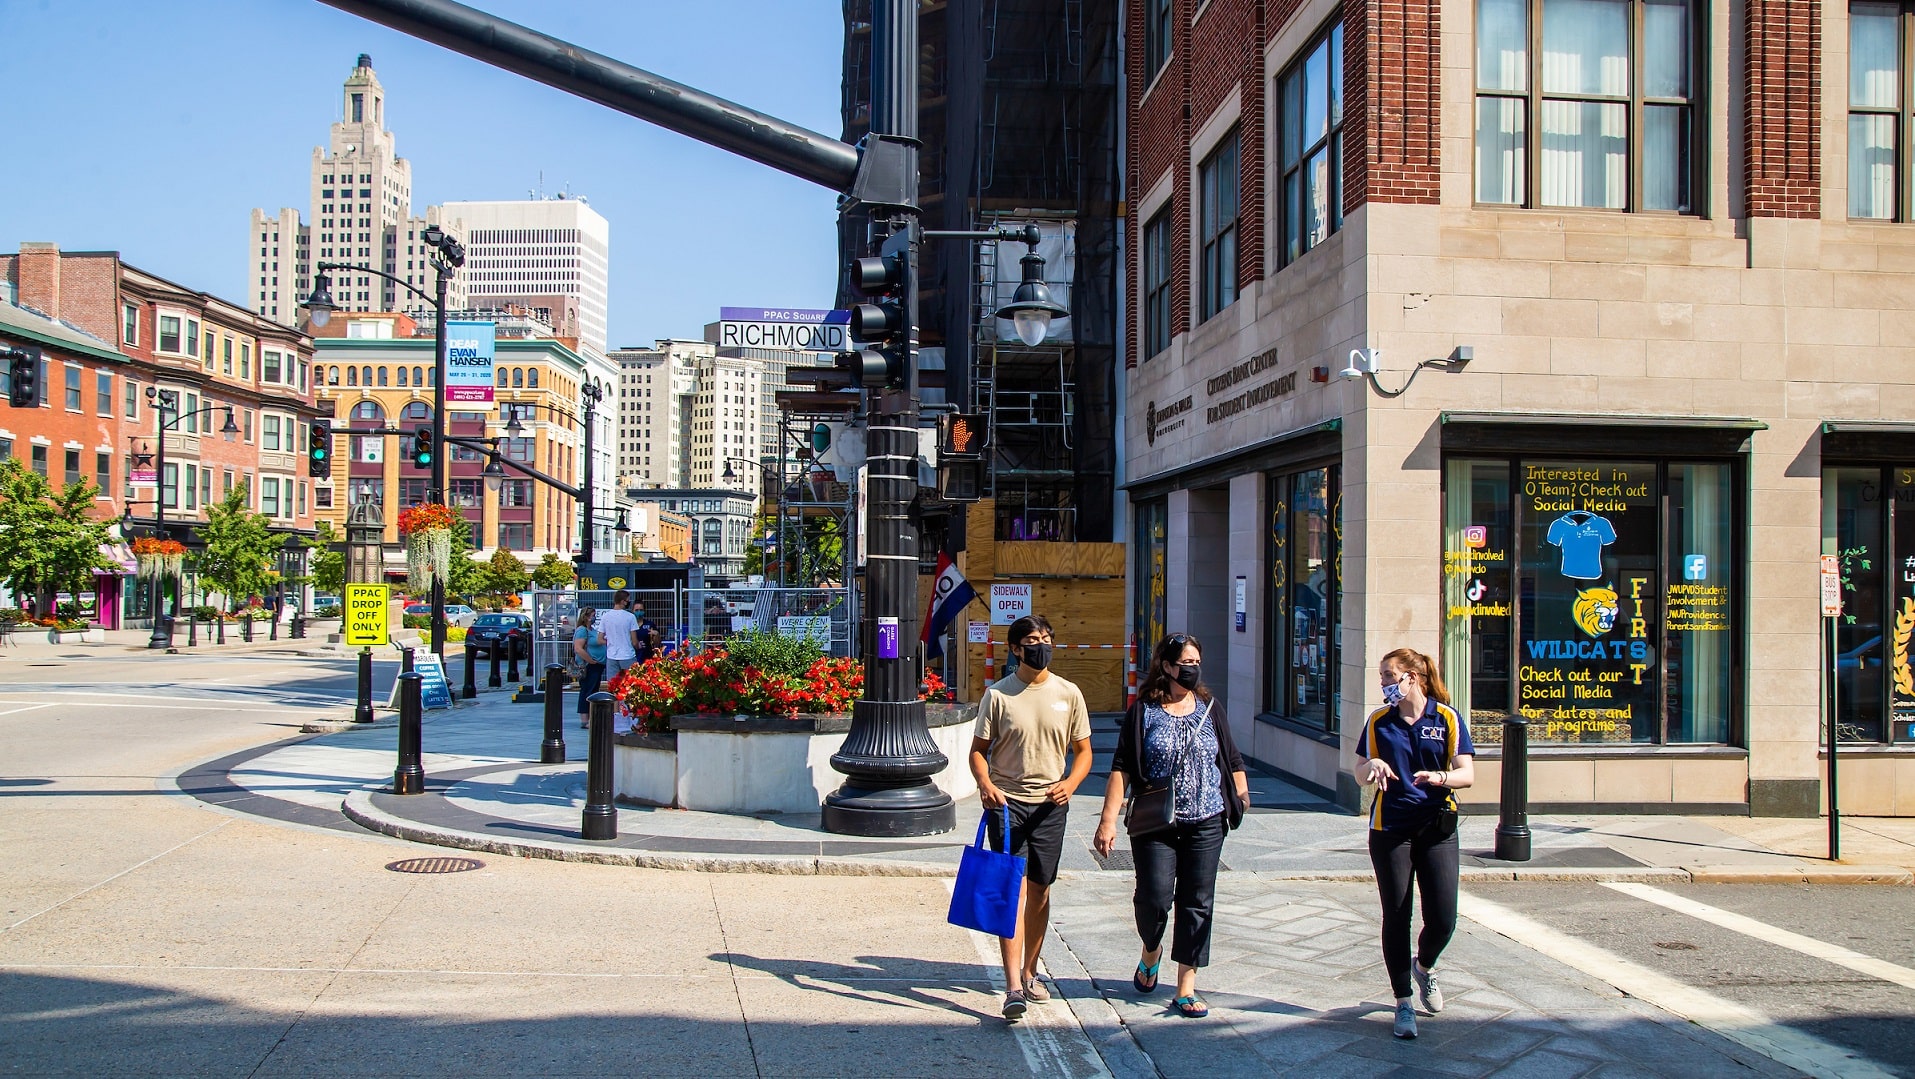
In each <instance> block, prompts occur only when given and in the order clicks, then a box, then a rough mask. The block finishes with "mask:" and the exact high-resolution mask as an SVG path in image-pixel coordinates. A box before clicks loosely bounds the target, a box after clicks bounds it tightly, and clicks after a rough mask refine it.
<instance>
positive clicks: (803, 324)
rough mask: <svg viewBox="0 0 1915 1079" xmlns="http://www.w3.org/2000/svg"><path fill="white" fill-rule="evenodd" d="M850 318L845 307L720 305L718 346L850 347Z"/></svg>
mask: <svg viewBox="0 0 1915 1079" xmlns="http://www.w3.org/2000/svg"><path fill="white" fill-rule="evenodd" d="M850 322H851V312H849V311H803V310H794V309H790V308H771V307H721V308H719V309H718V347H720V348H784V349H791V350H792V351H794V352H841V351H844V350H845V349H848V348H850V347H851V346H850V343H849V342H850V337H849V336H847V334H846V332H845V331H846V328H847V327H848V326H849V325H850Z"/></svg>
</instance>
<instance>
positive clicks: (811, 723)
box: [612, 705, 977, 814]
mask: <svg viewBox="0 0 1915 1079" xmlns="http://www.w3.org/2000/svg"><path fill="white" fill-rule="evenodd" d="M975 712H976V709H975V707H974V706H971V705H957V706H952V705H933V706H931V707H930V708H928V709H927V715H926V718H927V720H928V722H929V725H930V728H931V737H932V738H933V739H934V740H935V741H936V742H937V744H938V748H939V749H940V750H942V751H943V752H944V756H945V758H946V759H947V760H948V761H949V763H948V764H947V765H946V767H945V769H944V771H942V772H940V773H938V775H937V776H935V777H934V779H935V782H936V783H937V785H938V786H939V787H941V788H943V790H944V791H945V793H947V794H949V795H951V796H952V797H953V798H965V797H968V796H970V795H972V794H975V793H977V784H976V781H975V780H973V779H972V778H971V770H970V768H969V767H968V766H967V765H966V764H965V755H966V754H968V753H969V752H970V748H971V721H972V719H973V718H974V715H975ZM671 725H672V730H671V732H670V733H669V734H637V733H633V734H627V735H622V736H620V737H619V738H618V739H617V741H616V743H615V745H614V748H613V762H612V768H613V780H612V782H613V790H614V791H615V792H616V793H617V795H618V797H619V798H621V799H623V800H625V801H628V802H637V803H639V804H642V805H657V806H672V807H674V808H677V809H693V810H699V811H701V812H706V813H741V814H743V813H815V812H817V811H818V807H819V806H820V805H822V804H823V802H824V797H825V795H826V794H829V793H830V792H831V791H833V790H836V789H837V787H838V784H839V783H841V782H843V780H844V777H843V776H842V775H840V774H839V773H838V772H837V771H836V770H834V769H833V768H832V767H831V755H832V754H833V753H836V752H837V751H838V747H839V746H840V745H842V744H843V743H844V736H845V734H846V733H847V732H848V731H850V729H851V717H850V716H849V715H848V714H838V715H828V716H799V717H797V718H796V719H783V718H777V717H769V716H737V717H732V716H713V715H690V716H674V717H672V724H671Z"/></svg>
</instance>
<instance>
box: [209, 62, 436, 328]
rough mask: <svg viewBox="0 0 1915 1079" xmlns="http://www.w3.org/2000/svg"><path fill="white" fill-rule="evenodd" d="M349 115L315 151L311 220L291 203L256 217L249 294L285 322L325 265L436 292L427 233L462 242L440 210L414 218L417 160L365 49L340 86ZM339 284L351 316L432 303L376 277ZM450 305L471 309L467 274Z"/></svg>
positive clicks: (349, 276)
mask: <svg viewBox="0 0 1915 1079" xmlns="http://www.w3.org/2000/svg"><path fill="white" fill-rule="evenodd" d="M340 117H341V119H340V120H339V121H338V122H336V123H334V124H333V125H332V136H331V140H330V142H329V143H328V145H327V146H324V147H314V148H313V154H312V180H311V184H310V191H309V196H310V198H311V202H310V203H309V205H310V206H311V208H312V213H311V215H310V216H309V218H308V220H306V221H302V220H301V219H300V217H299V212H298V211H297V210H294V209H292V208H290V207H288V208H282V209H281V210H280V211H279V212H278V213H276V214H268V213H266V212H265V211H264V210H257V209H256V210H254V211H253V213H252V230H251V232H250V233H249V235H248V236H247V256H248V258H247V262H248V270H249V273H248V276H247V291H248V293H249V295H250V299H251V302H252V307H253V310H255V311H257V312H258V313H260V314H262V315H265V316H266V317H267V318H271V319H274V320H276V321H278V322H281V323H284V324H286V325H293V324H295V323H296V322H297V321H298V319H299V304H300V302H301V301H302V300H304V299H305V298H306V296H307V295H308V294H309V293H311V291H312V279H313V267H314V266H316V265H317V264H319V263H321V262H347V263H352V264H354V265H358V266H370V267H372V268H374V269H378V270H383V271H384V272H386V273H389V274H392V275H394V276H396V277H399V278H401V279H402V280H404V281H406V282H407V283H409V284H411V285H413V286H415V287H417V288H418V289H420V290H421V291H423V292H425V293H427V294H428V295H430V294H431V292H432V289H433V287H434V286H433V281H432V274H431V272H430V270H429V269H428V267H429V266H430V256H429V255H428V254H427V250H426V247H425V244H424V242H423V241H422V240H421V239H420V238H419V234H420V233H421V232H422V231H424V229H425V227H426V226H427V225H429V224H437V225H439V226H440V227H441V228H443V229H445V230H446V231H447V232H449V233H451V234H453V235H454V236H461V237H462V236H463V232H464V230H463V229H462V228H461V227H460V226H459V224H458V222H457V221H456V220H452V219H449V218H446V217H445V216H444V214H443V213H442V212H441V209H440V208H439V207H430V208H428V209H427V211H426V214H425V216H424V217H414V216H413V215H412V162H410V161H408V160H406V159H405V158H403V157H400V156H399V154H398V150H397V147H396V144H395V143H394V140H393V135H392V132H391V131H390V130H388V129H387V127H386V90H385V87H384V86H383V85H381V84H380V82H379V76H378V75H377V74H376V73H375V72H374V71H373V69H372V57H370V56H367V55H366V54H365V53H360V54H359V59H358V60H357V61H356V62H355V63H354V64H353V68H352V74H350V75H348V76H347V77H346V81H345V84H344V85H343V86H342V87H341V89H340ZM253 267H257V270H254V269H253ZM332 286H333V288H332V292H333V300H334V301H335V302H336V303H338V304H339V306H340V308H341V309H342V310H346V311H399V310H409V309H414V308H418V307H423V306H425V305H424V304H421V303H420V302H419V300H418V298H417V297H415V296H413V295H412V294H410V293H408V292H406V291H405V290H403V289H401V288H399V287H398V286H396V285H394V284H392V283H391V282H389V281H385V280H383V279H381V278H378V277H375V276H373V275H372V274H354V273H350V272H345V271H341V272H337V273H335V274H334V275H333V278H332ZM447 299H448V302H449V304H450V306H451V307H452V308H454V309H460V308H464V307H465V306H466V295H465V281H464V275H458V276H455V277H453V278H452V280H451V282H450V290H449V292H448V295H447Z"/></svg>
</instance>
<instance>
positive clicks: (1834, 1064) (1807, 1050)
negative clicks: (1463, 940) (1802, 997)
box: [1457, 893, 1892, 1079]
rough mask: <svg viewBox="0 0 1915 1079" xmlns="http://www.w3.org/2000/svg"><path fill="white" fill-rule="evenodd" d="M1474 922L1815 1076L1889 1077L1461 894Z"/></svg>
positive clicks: (1843, 1051)
mask: <svg viewBox="0 0 1915 1079" xmlns="http://www.w3.org/2000/svg"><path fill="white" fill-rule="evenodd" d="M1457 905H1458V907H1459V910H1460V913H1461V914H1462V915H1463V916H1464V917H1465V918H1468V919H1469V920H1470V921H1473V922H1475V923H1476V924H1478V925H1480V926H1482V927H1483V928H1485V929H1488V930H1490V931H1492V932H1496V933H1501V934H1502V935H1503V936H1506V937H1508V938H1509V939H1511V940H1513V941H1515V942H1516V943H1518V944H1521V945H1523V946H1524V947H1526V948H1530V949H1533V950H1535V951H1538V952H1541V953H1542V954H1544V955H1546V956H1549V957H1550V958H1551V959H1555V960H1557V961H1558V962H1562V963H1567V964H1568V965H1570V966H1572V967H1575V968H1576V969H1577V970H1580V971H1582V972H1583V973H1584V974H1587V975H1589V976H1591V977H1593V978H1600V979H1601V980H1603V981H1605V982H1608V983H1609V984H1610V985H1613V986H1615V987H1616V988H1617V989H1620V990H1622V991H1623V992H1625V993H1627V994H1629V995H1630V996H1632V997H1636V998H1638V999H1640V1000H1643V1001H1647V1002H1648V1003H1650V1004H1653V1005H1655V1006H1656V1007H1658V1008H1661V1009H1662V1010H1663V1011H1666V1012H1669V1013H1671V1014H1673V1015H1678V1016H1681V1017H1682V1018H1684V1019H1687V1020H1689V1021H1690V1022H1692V1023H1696V1024H1698V1025H1699V1026H1702V1027H1703V1028H1705V1029H1707V1030H1710V1031H1713V1032H1714V1033H1716V1034H1720V1035H1721V1036H1723V1037H1725V1038H1728V1039H1729V1040H1730V1041H1733V1042H1736V1043H1737V1044H1739V1045H1742V1046H1745V1047H1747V1048H1749V1049H1752V1050H1754V1051H1755V1052H1758V1053H1760V1054H1762V1055H1763V1056H1765V1057H1768V1058H1769V1059H1770V1060H1773V1061H1775V1062H1776V1063H1778V1064H1782V1065H1784V1066H1786V1067H1790V1068H1794V1069H1795V1070H1796V1071H1799V1072H1801V1073H1803V1074H1804V1075H1810V1076H1816V1077H1817V1079H1887V1077H1888V1076H1890V1075H1891V1074H1892V1073H1890V1072H1887V1071H1884V1070H1883V1069H1881V1068H1879V1067H1877V1066H1876V1065H1875V1064H1874V1062H1872V1061H1870V1060H1868V1059H1866V1058H1864V1057H1860V1056H1857V1055H1856V1054H1855V1052H1854V1051H1853V1050H1851V1049H1847V1048H1845V1047H1843V1046H1839V1045H1836V1044H1834V1043H1832V1042H1828V1041H1824V1040H1823V1039H1821V1038H1817V1037H1815V1036H1814V1035H1812V1034H1805V1033H1803V1032H1802V1031H1799V1030H1796V1029H1794V1028H1792V1027H1787V1026H1783V1025H1782V1024H1780V1023H1777V1022H1776V1021H1775V1020H1773V1019H1771V1018H1769V1017H1768V1016H1766V1015H1763V1014H1762V1013H1760V1012H1757V1011H1754V1010H1752V1009H1749V1008H1745V1007H1743V1006H1742V1005H1740V1004H1737V1003H1735V1002H1733V1001H1729V1000H1724V999H1723V998H1721V997H1719V996H1716V995H1715V994H1713V993H1710V992H1706V991H1704V990H1702V989H1698V988H1696V987H1695V986H1693V985H1688V984H1685V983H1683V982H1679V981H1677V980H1676V979H1674V978H1671V977H1669V976H1668V975H1666V974H1663V973H1662V972H1661V971H1656V970H1651V969H1649V968H1648V967H1645V966H1643V965H1641V964H1639V963H1632V962H1630V961H1629V960H1627V959H1624V958H1622V957H1621V956H1619V955H1614V954H1612V953H1610V952H1607V951H1604V950H1603V949H1601V948H1599V947H1597V946H1595V945H1594V944H1590V943H1589V942H1587V941H1584V940H1580V939H1578V938H1576V937H1572V936H1570V935H1569V934H1567V933H1564V932H1562V931H1560V930H1558V929H1554V928H1552V927H1550V926H1547V925H1544V924H1543V923H1541V922H1539V921H1536V920H1535V919H1533V918H1530V917H1529V916H1527V915H1524V914H1519V913H1517V912H1516V911H1513V910H1511V909H1509V908H1508V907H1505V906H1503V905H1502V904H1500V903H1493V902H1491V901H1489V900H1487V899H1483V898H1480V897H1478V896H1476V895H1473V894H1469V893H1465V894H1463V895H1461V896H1459V897H1458V903H1457Z"/></svg>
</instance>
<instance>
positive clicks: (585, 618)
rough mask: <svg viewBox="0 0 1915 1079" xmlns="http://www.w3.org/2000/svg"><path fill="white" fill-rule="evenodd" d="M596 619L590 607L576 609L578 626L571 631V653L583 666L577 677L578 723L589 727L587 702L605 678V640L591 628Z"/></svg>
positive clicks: (595, 613) (590, 723) (590, 722)
mask: <svg viewBox="0 0 1915 1079" xmlns="http://www.w3.org/2000/svg"><path fill="white" fill-rule="evenodd" d="M597 620H598V612H597V611H594V610H593V609H592V608H590V607H580V608H579V609H578V628H577V629H575V630H573V631H572V654H573V655H574V656H576V657H578V661H579V664H580V665H581V666H582V667H583V668H584V670H583V672H582V673H581V674H580V675H579V679H578V725H579V726H581V727H590V726H591V725H592V721H591V719H590V718H589V717H588V715H587V713H589V712H590V711H591V708H590V706H589V705H588V704H587V703H586V702H588V701H589V700H590V699H591V697H592V694H594V693H597V692H598V687H599V684H600V683H602V682H603V681H604V680H605V641H604V640H603V639H601V638H600V637H599V635H598V630H597V629H595V628H593V625H592V624H593V623H594V622H596V621H597Z"/></svg>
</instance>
